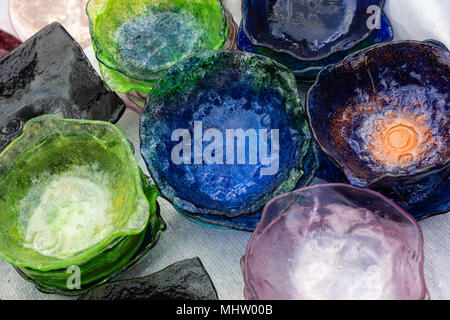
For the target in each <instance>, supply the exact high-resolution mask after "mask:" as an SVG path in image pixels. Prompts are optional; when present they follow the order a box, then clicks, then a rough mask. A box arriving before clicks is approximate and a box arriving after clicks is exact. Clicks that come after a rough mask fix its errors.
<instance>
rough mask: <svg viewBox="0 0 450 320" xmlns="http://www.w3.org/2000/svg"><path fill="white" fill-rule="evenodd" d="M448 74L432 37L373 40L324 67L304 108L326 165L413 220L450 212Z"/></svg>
mask: <svg viewBox="0 0 450 320" xmlns="http://www.w3.org/2000/svg"><path fill="white" fill-rule="evenodd" d="M449 74H450V52H449V51H448V50H447V49H445V47H443V46H442V45H440V44H437V43H436V42H435V41H433V42H428V41H426V42H419V41H399V42H393V43H388V44H382V45H377V46H373V47H371V48H368V49H366V50H363V51H360V52H358V53H356V54H354V55H352V56H350V57H348V58H346V59H345V60H344V61H342V62H341V63H338V64H336V65H331V66H328V67H326V68H325V69H324V70H323V71H322V72H321V73H320V74H319V76H318V78H317V81H316V83H315V85H314V86H313V87H312V88H311V89H310V91H309V94H308V101H307V111H308V115H309V121H310V126H311V128H312V130H313V133H314V136H315V139H316V141H317V142H318V144H319V145H320V146H321V149H322V150H323V151H324V153H325V154H326V155H327V156H328V158H329V159H330V164H331V163H332V164H334V165H335V166H336V167H337V168H338V169H339V170H340V171H341V172H343V174H344V176H345V177H346V180H347V181H349V182H350V183H351V184H353V185H356V186H360V187H370V188H373V189H376V190H378V191H380V192H382V193H383V194H385V195H387V196H388V197H390V198H391V199H393V200H394V201H395V202H396V203H398V204H399V205H400V206H401V207H402V208H404V209H405V210H406V211H408V212H409V213H411V214H412V215H413V216H414V217H416V218H423V217H427V216H430V215H434V214H437V213H445V212H447V211H449V209H450V194H449V190H450V184H449V177H450V167H449V155H450V136H449V133H448V128H449V119H450V113H449V107H448V106H449V105H450V97H449V92H450V84H449V81H448V75H449Z"/></svg>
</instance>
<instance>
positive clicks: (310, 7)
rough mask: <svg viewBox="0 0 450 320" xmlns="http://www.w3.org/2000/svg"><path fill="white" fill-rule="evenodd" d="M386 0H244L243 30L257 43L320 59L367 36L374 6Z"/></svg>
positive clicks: (308, 57)
mask: <svg viewBox="0 0 450 320" xmlns="http://www.w3.org/2000/svg"><path fill="white" fill-rule="evenodd" d="M384 2H385V1H384V0H356V1H354V0H353V1H348V0H336V1H320V2H318V1H304V0H303V1H298V0H297V1H296V0H243V2H242V24H243V31H244V33H245V34H246V36H247V38H248V39H249V40H250V42H251V43H252V44H253V45H255V46H261V47H266V48H269V49H271V50H273V51H275V52H279V53H286V54H289V55H291V56H292V57H294V58H296V59H299V60H303V61H318V60H322V59H325V58H326V57H328V56H330V55H332V54H334V53H336V52H340V51H346V50H349V49H350V48H352V47H354V46H355V45H357V44H358V43H359V42H361V41H363V40H365V39H367V38H368V37H369V36H370V34H371V33H372V32H373V31H374V28H373V27H372V25H370V24H369V22H372V21H371V17H372V16H373V14H374V12H375V11H374V8H375V7H376V10H379V11H382V9H383V7H384ZM374 26H375V25H374Z"/></svg>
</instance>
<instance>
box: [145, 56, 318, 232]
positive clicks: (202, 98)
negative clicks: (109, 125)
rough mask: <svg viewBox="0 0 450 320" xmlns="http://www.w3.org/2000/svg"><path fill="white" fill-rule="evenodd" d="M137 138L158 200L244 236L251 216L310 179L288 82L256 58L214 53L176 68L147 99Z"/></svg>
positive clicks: (301, 120) (302, 128)
mask: <svg viewBox="0 0 450 320" xmlns="http://www.w3.org/2000/svg"><path fill="white" fill-rule="evenodd" d="M231 130H233V131H231ZM239 130H241V132H239ZM140 133H141V153H142V156H143V158H144V160H145V162H146V164H147V167H148V169H149V171H150V173H151V175H152V177H153V180H154V181H155V183H156V184H157V186H158V188H159V189H160V191H161V194H162V195H163V196H164V197H165V198H167V199H168V200H169V201H170V202H171V203H172V204H174V205H175V207H176V208H177V209H178V210H179V211H180V212H182V213H183V214H184V215H186V216H189V217H192V218H195V219H199V220H201V221H204V222H207V223H212V224H216V225H220V226H226V227H235V228H238V229H244V230H251V229H252V228H253V227H254V226H255V224H256V223H255V220H258V217H257V216H256V215H252V214H254V213H256V212H258V211H259V210H260V209H261V208H262V207H263V206H264V204H265V203H266V202H267V201H268V200H270V199H271V198H272V197H273V196H275V195H278V194H282V193H284V192H286V191H288V190H293V189H294V188H295V187H296V186H297V185H298V183H299V182H300V181H301V180H305V183H309V182H310V180H311V179H310V178H306V176H312V175H313V172H310V170H309V169H308V170H306V169H305V168H304V160H305V158H307V157H306V156H307V154H308V153H309V152H310V148H311V140H312V137H311V134H310V131H309V127H308V124H307V121H306V116H305V112H304V108H303V107H302V106H301V103H300V100H299V98H298V93H297V90H296V84H295V78H294V76H293V75H292V73H291V72H290V71H289V70H288V69H287V68H286V67H284V66H282V65H280V64H278V63H276V62H275V61H273V60H271V59H269V58H266V57H263V56H258V55H253V54H250V53H244V52H236V51H234V52H233V51H213V52H208V53H205V54H201V55H194V56H192V57H190V58H187V59H185V60H183V61H182V62H180V63H178V64H177V65H175V66H174V67H173V68H172V69H171V70H170V71H169V72H168V73H167V74H166V75H165V76H164V77H163V78H161V80H160V81H159V82H158V83H157V85H156V86H155V88H154V89H153V91H152V92H151V94H150V95H149V97H148V98H147V104H146V107H145V109H144V112H143V113H142V116H141V132H140ZM234 134H237V136H238V137H239V138H234ZM245 134H248V136H245ZM239 141H240V142H239ZM280 146H282V147H281V148H280ZM232 148H233V149H234V150H232ZM264 153H266V155H267V156H268V157H269V158H270V159H269V158H267V157H266V155H265V154H264ZM208 163H209V164H208ZM305 171H308V172H305ZM255 217H256V218H255ZM249 220H251V221H249Z"/></svg>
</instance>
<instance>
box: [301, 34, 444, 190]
mask: <svg viewBox="0 0 450 320" xmlns="http://www.w3.org/2000/svg"><path fill="white" fill-rule="evenodd" d="M402 44H406V45H407V44H416V45H429V46H432V47H434V48H436V49H438V50H441V51H444V52H445V51H446V52H448V54H449V62H450V51H449V50H448V49H447V48H446V47H445V46H444V45H443V44H442V43H440V42H439V41H437V40H424V41H417V40H399V41H391V42H387V43H381V44H376V45H373V46H370V47H367V48H365V49H362V50H359V51H357V52H355V53H353V54H351V55H349V56H347V57H346V58H345V59H344V60H342V61H340V62H338V63H335V64H331V65H328V66H326V67H325V68H323V69H322V70H321V71H320V72H319V74H318V76H317V78H316V80H315V82H314V84H313V85H312V86H311V87H310V88H309V90H308V93H307V98H306V113H307V117H308V123H309V127H310V129H311V132H312V135H313V137H314V140H315V142H316V143H317V145H318V146H319V147H320V149H321V150H322V151H323V152H324V153H325V154H326V156H327V157H328V158H329V159H330V160H331V161H332V162H333V163H334V165H336V167H337V168H338V169H339V170H340V171H342V172H344V174H345V176H346V177H347V179H348V180H349V181H350V182H351V183H352V184H354V185H356V186H358V187H362V188H370V187H372V186H374V185H375V184H377V183H380V182H382V181H385V180H389V179H401V178H407V177H414V176H419V175H424V174H428V173H430V172H433V171H435V170H436V171H439V170H442V169H444V168H446V167H447V166H449V165H450V157H449V158H447V159H446V160H445V161H443V163H438V164H433V165H429V166H427V167H424V168H421V169H417V170H414V171H412V172H410V173H408V174H390V173H380V174H379V175H378V176H377V177H375V178H361V179H360V180H362V179H364V180H365V181H366V182H365V183H359V182H358V181H356V180H358V178H359V177H356V176H354V175H353V176H349V175H348V174H346V173H345V171H344V168H348V166H347V165H346V164H345V163H343V162H342V161H340V160H338V159H337V158H336V157H334V156H333V155H332V154H331V152H330V151H329V150H328V149H327V148H324V147H323V145H322V143H321V141H320V140H319V139H318V137H317V134H316V130H315V129H314V126H313V124H312V117H311V114H310V104H311V101H310V96H311V93H312V92H313V91H314V90H315V89H316V87H317V86H318V85H319V83H320V81H321V80H322V77H323V75H324V74H325V72H329V71H330V70H334V69H335V68H337V67H339V66H341V65H343V64H344V63H346V62H347V61H349V60H351V59H352V58H354V57H355V56H357V55H360V54H364V53H367V52H369V51H371V50H375V49H377V48H380V47H385V46H386V47H387V46H392V47H395V46H397V45H402Z"/></svg>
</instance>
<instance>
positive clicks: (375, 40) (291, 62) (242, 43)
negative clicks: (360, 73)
mask: <svg viewBox="0 0 450 320" xmlns="http://www.w3.org/2000/svg"><path fill="white" fill-rule="evenodd" d="M380 26H381V28H380V29H375V30H374V31H373V32H372V33H371V34H370V35H369V37H368V38H367V39H365V40H363V41H362V42H360V43H358V44H356V45H355V46H354V47H352V48H350V49H348V50H345V51H340V52H336V53H334V54H332V55H330V56H328V57H326V58H324V59H322V60H319V61H305V60H300V59H297V58H295V57H293V56H292V55H289V54H287V53H280V52H276V51H274V50H272V49H269V48H267V47H263V46H256V45H254V44H252V43H251V41H250V40H249V39H248V38H247V36H246V34H245V33H244V30H243V28H242V24H241V26H240V28H239V33H238V48H239V49H240V50H242V51H247V52H252V53H256V54H261V55H264V56H267V57H269V58H272V59H274V60H276V61H278V62H279V63H281V64H284V65H285V66H287V67H288V68H289V69H290V70H291V71H292V72H293V73H294V75H295V76H296V77H297V78H298V79H304V80H312V79H314V78H315V77H316V76H317V74H318V73H319V72H320V70H322V68H323V67H325V66H327V65H329V64H334V63H337V62H339V61H341V60H342V59H344V58H345V57H346V56H348V55H350V54H352V53H354V52H357V51H359V50H362V49H364V48H367V47H370V46H372V45H376V44H380V43H384V42H388V41H392V40H393V39H394V30H393V29H392V26H391V24H390V22H389V19H388V17H387V16H386V15H385V14H384V13H383V14H382V15H381V24H380Z"/></svg>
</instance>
